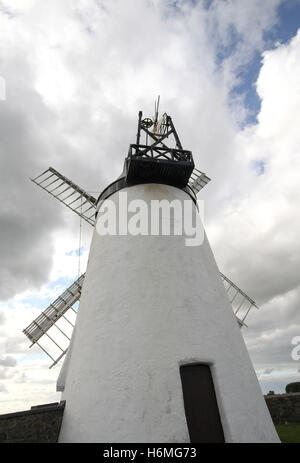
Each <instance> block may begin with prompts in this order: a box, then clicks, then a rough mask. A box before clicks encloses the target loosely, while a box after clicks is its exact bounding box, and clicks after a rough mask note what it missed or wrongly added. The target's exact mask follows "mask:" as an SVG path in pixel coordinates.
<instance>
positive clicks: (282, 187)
mask: <svg viewBox="0 0 300 463" xmlns="http://www.w3.org/2000/svg"><path fill="white" fill-rule="evenodd" d="M279 4H280V2H279V1H277V0H268V1H266V2H260V1H258V0H253V1H251V2H247V1H240V0H239V1H230V2H218V1H213V2H205V1H198V2H194V1H184V0H182V1H178V2H173V1H163V0H156V1H147V0H138V1H134V0H128V1H126V2H124V1H123V0H116V1H114V2H107V1H100V0H98V1H97V2H92V1H90V2H83V1H79V0H77V1H74V0H72V1H71V0H65V1H64V2H61V1H59V0H52V1H51V2H44V5H43V8H40V4H39V2H37V1H36V0H22V1H20V0H16V1H15V2H13V3H12V2H10V1H6V0H2V2H1V5H2V10H1V12H0V30H1V40H0V49H1V57H2V58H1V71H0V73H1V75H2V76H3V77H4V79H5V84H6V94H7V95H6V96H7V97H6V100H5V101H0V139H1V143H0V159H1V169H0V180H1V184H0V193H1V197H2V201H1V204H0V230H1V240H0V253H1V269H0V298H1V299H2V300H6V301H8V302H7V303H6V304H5V305H3V306H2V308H3V311H2V313H4V310H5V319H3V320H0V322H1V323H2V324H1V332H0V336H1V337H2V339H4V338H6V343H5V346H6V351H5V355H9V356H12V355H13V356H14V357H15V358H16V359H17V360H18V364H17V365H16V369H17V370H18V375H19V376H16V377H15V378H12V379H11V383H9V384H10V385H9V387H8V390H9V400H6V405H5V406H6V407H7V409H9V410H11V411H14V407H16V406H17V407H21V408H22V404H23V406H24V407H25V405H26V406H27V405H28V406H31V405H32V403H31V402H32V397H36V400H40V401H41V402H47V401H53V398H54V396H55V398H57V396H56V395H53V393H52V392H51V391H52V389H51V390H50V388H49V385H50V384H51V388H52V387H53V378H55V377H56V376H57V370H51V371H50V372H47V374H46V370H47V368H48V363H47V360H46V359H44V358H43V359H39V358H37V357H36V356H37V350H34V351H29V352H30V356H29V359H30V361H28V362H27V361H25V363H24V362H23V360H22V354H23V356H24V354H25V352H27V346H28V343H27V341H26V338H25V337H24V336H23V334H22V329H23V328H24V327H25V326H26V325H27V324H28V323H29V322H30V321H31V320H32V319H33V318H34V317H35V316H36V315H37V314H38V312H39V310H41V309H42V308H45V306H43V307H41V305H43V301H44V302H45V305H47V304H48V300H47V298H50V297H51V291H52V292H53V299H54V298H55V297H56V296H57V295H58V291H62V290H63V289H64V288H62V287H61V286H60V285H59V284H58V285H56V286H55V288H53V286H51V282H53V281H58V280H59V279H60V278H62V279H63V278H65V279H72V278H75V277H76V276H77V267H78V259H77V256H76V255H75V254H74V255H70V256H68V255H67V253H68V252H70V251H71V250H73V249H76V247H77V244H78V232H79V221H78V218H77V217H75V214H73V213H72V212H71V211H69V210H64V208H63V206H61V205H60V204H59V203H58V202H57V201H55V200H54V199H53V198H51V197H48V196H47V194H46V193H44V192H43V191H42V190H39V189H38V188H37V187H36V186H35V185H33V184H32V183H31V182H30V181H29V177H33V176H35V175H37V174H39V173H40V172H42V171H43V170H45V169H47V168H48V166H50V165H52V166H53V167H54V168H56V169H57V170H59V171H60V172H61V173H62V174H64V175H66V176H67V177H68V178H70V179H72V180H73V181H74V182H75V183H77V184H78V185H80V186H82V187H83V188H85V189H86V190H88V191H92V192H93V193H92V194H93V195H94V196H97V192H100V191H101V190H102V189H103V188H104V187H105V186H106V185H107V184H108V183H109V182H111V181H112V180H113V179H114V178H115V177H116V176H118V175H119V174H120V172H121V170H122V167H123V161H124V158H125V156H126V153H127V150H128V145H129V143H132V142H133V141H134V140H135V134H136V123H137V112H138V110H139V109H142V110H143V111H144V114H145V116H150V117H151V116H152V115H153V109H154V108H153V107H154V99H155V98H156V97H157V95H158V94H160V95H161V111H162V112H164V111H167V112H168V113H169V114H171V115H172V117H173V120H174V122H175V125H176V128H177V131H178V133H179V135H180V137H181V140H182V143H183V145H184V147H185V148H186V149H191V150H192V151H193V155H194V158H195V161H196V164H197V166H198V167H199V168H200V169H201V170H204V171H205V172H207V174H208V175H209V176H211V177H212V182H211V183H210V184H209V186H208V187H207V188H206V189H205V190H203V193H202V194H201V197H202V198H203V199H204V200H205V202H206V228H207V231H208V235H209V238H210V241H211V244H212V248H213V251H214V253H215V255H216V258H217V261H218V264H219V266H220V269H221V271H224V272H225V273H226V274H228V276H229V277H230V278H232V279H233V281H235V282H236V283H237V284H238V285H239V286H241V287H242V289H244V290H246V291H247V292H248V293H249V294H250V296H252V297H253V298H254V299H256V300H257V302H258V303H259V304H260V305H261V306H262V310H261V311H260V312H253V313H252V314H250V316H249V325H250V328H249V329H246V330H243V333H244V336H245V339H246V342H247V345H248V347H249V351H250V354H251V357H252V359H253V361H254V364H255V365H256V367H257V368H261V369H262V370H263V371H266V370H268V369H274V371H275V370H276V368H291V365H293V366H294V368H295V369H296V368H298V366H297V365H295V362H294V363H293V361H292V359H291V357H290V349H291V346H290V340H291V338H292V336H294V335H299V334H300V320H299V316H298V312H299V311H298V310H297V308H298V307H299V300H300V292H299V281H298V277H297V275H298V274H299V257H298V256H299V255H300V253H299V252H298V251H299V244H298V236H299V220H298V219H297V211H298V203H299V189H298V169H299V155H298V154H299V153H298V146H299V130H298V125H297V120H298V119H299V114H298V113H299V107H300V105H299V86H298V85H299V79H298V78H297V76H299V70H298V67H299V64H298V63H299V62H300V61H299V34H298V35H297V37H295V38H294V39H293V40H292V41H291V42H290V43H288V44H283V45H278V46H277V48H275V49H274V48H273V47H272V49H268V46H269V43H268V42H266V39H265V37H266V33H267V32H268V31H270V30H272V29H274V27H275V26H276V24H277V23H278V21H279V19H280V18H279V17H278V5H279ZM257 54H262V55H261V58H262V62H261V70H260V73H259V78H258V81H257V85H256V89H257V92H258V95H259V98H260V100H261V109H260V112H259V114H258V123H257V124H254V125H251V126H249V125H247V126H245V128H244V129H243V130H242V129H241V126H243V124H244V122H245V120H246V119H247V114H249V108H248V107H246V106H245V101H244V100H243V98H236V95H235V97H234V89H235V88H236V86H238V85H239V84H240V83H241V79H242V77H241V71H242V70H245V69H247V66H248V64H249V62H251V60H253V58H254V57H255V56H257ZM246 83H247V84H248V85H251V83H250V82H246ZM262 166H263V168H262ZM258 167H259V168H258ZM83 227H85V228H84V238H83V241H84V243H83V245H84V249H85V255H84V258H83V259H82V271H83V270H84V266H85V262H86V260H87V254H88V249H89V241H90V238H91V229H89V228H88V226H87V225H86V224H83ZM42 294H44V296H45V297H44V299H43V298H42ZM26 295H27V296H26ZM26 297H27V298H26ZM30 297H32V298H34V297H36V299H38V298H40V299H39V300H38V301H37V303H34V302H33V299H30ZM13 298H14V299H13ZM4 322H5V323H4ZM33 349H34V348H33ZM274 371H273V372H272V374H273V373H274ZM272 374H270V375H268V376H269V377H270V378H271V377H272ZM22 375H23V376H22ZM24 375H25V376H24ZM48 375H49V376H48ZM25 377H26V378H27V382H26V389H25V390H24V394H23V399H22V398H20V392H19V386H18V385H17V378H19V381H21V379H20V378H25ZM49 378H50V379H49ZM14 381H15V382H14ZM41 383H43V384H41ZM44 383H45V384H44ZM47 383H48V389H47ZM278 384H279V383H278ZM39 388H41V389H39ZM53 390H54V389H53ZM19 400H20V402H18V401H19ZM22 400H23V402H22ZM37 403H38V402H37ZM16 404H18V405H16Z"/></svg>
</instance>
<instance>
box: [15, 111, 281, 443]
mask: <svg viewBox="0 0 300 463" xmlns="http://www.w3.org/2000/svg"><path fill="white" fill-rule="evenodd" d="M157 106H158V105H157ZM157 113H158V107H156V114H155V117H154V120H152V119H149V118H146V119H143V117H142V112H140V113H139V119H138V131H137V139H136V143H135V144H133V145H130V148H129V153H128V156H127V157H126V159H125V163H124V170H123V173H122V174H121V176H120V177H119V178H118V179H116V180H115V181H114V182H112V183H111V184H110V185H109V186H108V187H107V188H105V189H104V191H103V192H102V193H101V194H100V196H99V198H98V200H96V199H95V198H94V197H92V196H91V195H89V194H88V193H86V192H85V191H84V190H83V189H82V188H80V187H78V186H77V185H75V184H74V183H73V182H72V181H70V180H69V179H67V178H66V177H64V176H62V175H61V174H60V173H58V172H57V171H56V170H54V169H53V168H51V167H50V168H49V169H48V170H47V171H45V172H43V174H41V175H39V176H38V177H36V178H35V179H33V181H34V182H35V183H36V184H37V185H39V186H40V187H42V188H43V189H45V190H46V191H47V192H48V193H50V194H51V195H53V196H54V197H55V198H57V199H58V200H59V201H61V202H62V203H63V204H65V205H66V206H68V207H69V208H70V209H72V210H73V211H74V212H76V213H77V214H78V215H80V217H82V218H83V219H85V220H86V221H87V222H88V223H89V224H90V225H92V226H94V225H95V224H96V220H98V223H99V220H100V218H101V217H102V218H103V215H102V213H103V211H104V210H105V208H106V210H107V209H108V205H110V206H113V207H115V210H116V211H117V210H118V214H119V215H118V218H120V217H123V222H122V224H121V225H120V223H119V227H120V228H119V229H118V233H115V234H111V233H108V234H106V235H104V234H101V233H98V232H97V231H96V230H98V226H96V229H95V232H94V234H93V239H92V244H91V248H90V255H89V261H88V265H87V271H86V274H84V275H81V276H80V278H78V279H77V280H76V281H75V282H74V283H73V284H72V285H71V286H70V287H69V288H68V289H66V291H65V292H64V293H63V294H62V295H61V296H59V297H58V298H57V299H56V300H55V301H54V302H53V303H52V304H50V306H49V307H48V308H47V309H46V310H45V311H43V312H42V313H41V315H40V316H39V317H37V318H36V319H35V320H34V321H33V322H32V323H31V324H30V325H29V326H28V327H27V328H26V329H25V330H24V333H25V334H26V336H27V337H28V338H29V339H30V340H31V342H32V345H33V344H35V343H36V344H38V345H39V346H40V347H41V348H42V349H43V350H44V352H46V353H47V354H48V355H49V356H50V357H51V359H52V361H53V363H52V365H51V366H53V365H55V364H56V363H57V362H58V361H59V360H60V359H61V358H62V357H63V356H64V354H65V353H66V352H67V355H66V357H65V359H64V363H63V366H62V368H61V372H60V375H59V378H58V382H57V390H60V391H62V399H63V400H65V401H66V407H65V412H64V417H63V422H62V428H61V431H60V437H59V441H60V442H170V443H172V442H173V443H174V442H189V441H190V442H279V439H278V436H277V434H276V431H275V428H274V426H273V423H272V420H271V417H270V415H269V412H268V409H267V406H266V404H265V401H264V398H263V396H262V393H261V390H260V387H259V384H258V381H257V378H256V375H255V372H254V369H253V366H252V364H251V361H250V358H249V355H248V352H247V349H246V347H245V344H244V341H243V338H242V335H241V332H240V329H239V328H240V327H242V326H243V325H244V321H245V318H246V316H247V315H248V313H249V310H250V309H251V308H252V307H253V306H255V307H257V306H256V304H255V303H254V301H253V300H252V299H250V298H249V296H247V295H246V294H245V293H244V292H243V291H241V290H240V289H239V288H238V286H236V285H235V284H234V283H233V282H232V281H231V280H229V279H228V278H227V277H226V276H225V275H223V274H222V273H220V272H219V271H218V268H217V265H216V262H215V259H214V256H213V254H212V251H211V249H210V246H209V243H208V240H207V238H206V236H205V235H204V241H203V243H202V244H201V245H199V246H186V236H185V235H184V233H181V234H174V235H173V236H166V235H165V234H163V233H156V234H151V233H148V234H146V233H134V234H130V233H128V228H126V226H127V225H129V223H128V222H129V220H130V218H129V217H128V216H127V218H125V219H124V217H126V214H125V215H124V212H125V211H124V208H125V205H124V202H123V198H124V194H126V201H127V205H128V204H131V207H132V209H131V212H133V211H134V210H135V211H136V205H137V200H138V201H139V202H140V203H141V202H142V203H143V204H144V205H146V207H148V210H151V206H152V204H153V202H155V204H160V202H161V201H165V200H167V201H169V202H172V201H176V204H177V205H178V204H179V205H182V206H183V207H184V205H185V204H188V205H189V208H188V210H189V211H190V212H189V214H190V216H191V215H195V214H196V216H197V214H198V213H197V201H196V195H197V193H198V192H199V191H200V190H201V189H202V188H203V187H204V186H205V185H206V184H207V183H208V182H209V180H210V179H209V178H208V177H207V176H206V175H205V174H204V173H203V172H201V171H199V170H197V169H195V167H194V162H193V157H192V153H191V152H190V151H186V150H183V148H182V146H181V143H180V140H179V137H178V135H177V132H176V130H175V127H174V125H173V122H172V119H171V117H170V116H168V115H167V114H164V115H163V116H162V118H161V120H160V121H158V117H157ZM151 128H152V130H151ZM142 136H143V137H144V138H145V140H144V141H143V142H142ZM172 140H173V146H172V147H171V146H170V143H171V142H172ZM174 145H175V146H174ZM97 214H98V219H97ZM95 215H96V217H95ZM174 217H175V216H174ZM174 217H173V216H172V217H171V216H160V220H161V223H160V225H161V226H162V228H163V227H164V226H166V228H168V227H169V226H170V224H171V223H172V225H173V226H174V225H175V222H176V220H175V218H174ZM189 218H190V217H189ZM156 219H157V217H156ZM101 220H102V219H101ZM151 220H152V218H151ZM124 225H125V229H126V230H127V232H125V231H124V230H125V229H124ZM197 227H198V229H200V228H201V223H200V221H199V218H198V219H197ZM98 231H99V230H98ZM228 296H229V297H228ZM79 298H80V305H79V309H78V315H77V318H76V327H75V329H74V330H73V333H72V339H71V343H70V346H69V347H68V343H69V340H70V338H71V330H72V327H73V325H74V324H75V321H74V320H73V321H72V320H70V315H68V317H67V316H66V315H67V314H73V316H74V317H75V313H76V312H77V311H76V310H75V309H74V307H73V306H74V304H75V303H76V302H77V301H78V300H79ZM230 303H231V305H232V307H231V305H230ZM232 308H233V310H232ZM240 314H242V315H240ZM62 322H65V324H66V325H68V324H69V326H70V328H71V330H70V333H67V332H66V328H65V327H64V328H63V326H62V324H60V323H62ZM71 325H72V326H71ZM55 330H56V332H57V334H56V335H55V334H54V332H55ZM59 336H60V338H59ZM63 337H65V340H66V342H65V343H64V344H63V343H62V339H63ZM43 340H47V343H48V344H43ZM51 343H52V346H53V347H54V348H55V349H57V352H56V353H52V351H51V347H50V344H51Z"/></svg>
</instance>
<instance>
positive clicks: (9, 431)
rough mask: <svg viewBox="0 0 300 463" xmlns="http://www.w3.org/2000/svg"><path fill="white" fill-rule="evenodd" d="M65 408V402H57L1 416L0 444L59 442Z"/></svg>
mask: <svg viewBox="0 0 300 463" xmlns="http://www.w3.org/2000/svg"><path fill="white" fill-rule="evenodd" d="M64 408H65V402H60V403H58V402H56V403H52V404H46V405H38V406H36V407H31V409H30V410H26V411H24V412H16V413H8V414H6V415H0V443H18V442H23V443H33V442H34V443H54V442H57V439H58V435H59V431H60V426H61V422H62V417H63V413H64Z"/></svg>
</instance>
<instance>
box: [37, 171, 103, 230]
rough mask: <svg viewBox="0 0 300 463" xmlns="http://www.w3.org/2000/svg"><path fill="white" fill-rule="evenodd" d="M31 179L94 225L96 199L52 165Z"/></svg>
mask: <svg viewBox="0 0 300 463" xmlns="http://www.w3.org/2000/svg"><path fill="white" fill-rule="evenodd" d="M31 181H32V182H33V183H35V184H36V185H38V186H39V187H41V188H42V189H43V190H45V191H47V193H49V194H50V195H52V196H54V198H56V199H58V201H60V202H61V203H63V204H64V205H65V206H67V207H68V208H69V209H71V210H72V211H73V212H75V213H76V214H77V215H79V216H80V217H82V218H83V219H84V220H86V222H88V223H89V224H90V225H95V207H96V202H97V200H96V199H95V198H94V197H93V196H91V195H89V194H88V193H87V192H86V191H84V190H83V189H82V188H80V187H79V186H78V185H76V184H75V183H73V182H72V181H71V180H69V179H68V178H67V177H65V176H64V175H62V174H60V173H59V172H57V170H55V169H53V167H49V169H47V170H45V172H43V173H42V174H40V175H38V176H37V177H35V178H32V179H31Z"/></svg>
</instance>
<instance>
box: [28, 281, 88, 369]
mask: <svg viewBox="0 0 300 463" xmlns="http://www.w3.org/2000/svg"><path fill="white" fill-rule="evenodd" d="M84 277H85V274H83V275H81V276H80V277H79V278H78V279H77V280H76V281H74V283H72V284H71V285H70V286H69V287H68V288H67V289H66V290H65V291H64V292H63V293H62V294H61V295H60V296H58V298H57V299H55V301H54V302H52V303H51V304H50V305H49V306H48V307H47V309H46V310H44V311H43V312H42V313H41V314H40V315H39V316H38V317H37V318H36V319H35V320H33V322H31V323H30V324H29V325H28V326H27V327H26V328H25V329H24V330H23V333H24V334H25V335H26V336H27V337H28V339H29V340H30V341H31V342H32V344H31V346H30V347H32V346H33V345H34V344H37V345H38V346H39V348H40V349H42V350H43V351H44V352H45V353H46V354H47V355H48V356H49V357H50V358H51V359H52V361H53V363H52V365H51V366H50V368H52V367H53V366H54V365H56V363H58V362H59V360H60V359H61V358H62V357H63V356H64V355H65V353H66V352H67V347H66V346H64V344H63V343H62V342H61V340H60V341H59V339H58V338H57V332H56V335H55V334H54V336H55V337H53V336H51V335H50V334H49V332H48V331H49V330H50V328H52V327H55V328H56V330H58V331H59V333H60V334H61V335H63V336H64V338H66V339H67V340H68V341H67V342H68V343H69V342H70V340H71V338H70V334H72V331H73V329H74V325H75V322H74V323H73V322H72V321H70V319H69V318H68V317H66V313H67V312H70V311H73V313H74V314H75V315H77V312H76V310H75V309H74V308H73V306H74V304H75V303H76V302H77V301H78V300H79V299H80V295H81V289H82V285H83V281H84ZM61 318H63V319H64V320H65V321H67V322H68V323H69V325H71V327H72V328H71V333H69V335H68V334H66V329H63V328H62V327H60V326H59V325H58V324H57V322H58V320H60V319H61ZM43 336H45V337H47V341H48V346H47V347H45V346H43V345H42V344H40V343H39V342H38V341H39V340H40V339H41V338H42V337H43ZM49 342H50V345H49ZM53 345H55V346H56V347H57V348H58V349H59V350H60V351H61V352H60V354H59V355H58V357H57V358H54V356H53V353H52V351H53Z"/></svg>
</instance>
